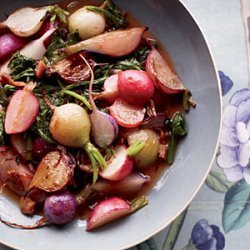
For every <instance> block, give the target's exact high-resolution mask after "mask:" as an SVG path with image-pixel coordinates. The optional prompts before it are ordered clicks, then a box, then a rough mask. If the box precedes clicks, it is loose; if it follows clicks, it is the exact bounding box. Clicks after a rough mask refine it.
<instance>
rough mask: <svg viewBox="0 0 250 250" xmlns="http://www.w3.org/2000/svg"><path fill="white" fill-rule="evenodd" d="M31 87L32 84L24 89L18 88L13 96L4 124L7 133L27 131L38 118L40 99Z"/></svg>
mask: <svg viewBox="0 0 250 250" xmlns="http://www.w3.org/2000/svg"><path fill="white" fill-rule="evenodd" d="M31 88H32V87H31V85H27V86H26V87H24V88H23V90H17V91H16V92H15V93H14V94H13V96H12V97H11V99H10V102H9V105H8V107H7V111H6V117H5V124H4V125H5V132H6V133H7V134H17V133H21V132H24V131H26V130H27V129H28V128H29V127H30V126H31V125H32V123H33V122H34V120H35V119H36V116H37V115H38V111H39V101H38V99H37V98H36V96H35V95H34V94H33V93H32V90H31Z"/></svg>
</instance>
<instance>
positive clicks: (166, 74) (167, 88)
mask: <svg viewBox="0 0 250 250" xmlns="http://www.w3.org/2000/svg"><path fill="white" fill-rule="evenodd" d="M146 71H147V73H148V74H149V75H150V77H151V78H152V79H153V80H154V83H155V86H156V87H157V88H158V89H160V90H161V91H163V92H164V93H166V94H176V93H180V92H182V91H184V90H186V87H185V86H184V84H183V83H182V81H181V79H180V78H179V77H178V75H176V74H175V73H174V72H173V71H172V69H171V67H170V66H169V65H168V63H167V62H166V61H165V60H164V58H163V57H162V56H161V54H160V53H159V52H158V51H157V50H156V48H154V47H153V46H152V50H151V52H150V53H149V55H148V58H147V62H146Z"/></svg>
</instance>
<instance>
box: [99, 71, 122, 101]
mask: <svg viewBox="0 0 250 250" xmlns="http://www.w3.org/2000/svg"><path fill="white" fill-rule="evenodd" d="M103 88H104V91H103V92H102V93H100V94H97V95H95V98H96V99H104V100H106V101H107V102H109V103H113V102H114V101H115V99H116V98H118V97H119V91H118V75H117V74H115V75H112V76H110V77H109V78H107V79H106V80H105V82H104V84H103Z"/></svg>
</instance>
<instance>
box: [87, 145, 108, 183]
mask: <svg viewBox="0 0 250 250" xmlns="http://www.w3.org/2000/svg"><path fill="white" fill-rule="evenodd" d="M84 150H85V151H86V152H87V154H88V156H89V158H90V161H91V164H92V168H93V183H96V181H97V179H98V172H99V167H100V168H101V169H105V168H106V167H107V163H106V161H105V159H104V158H103V156H102V154H101V153H100V152H99V150H98V149H97V148H96V147H95V146H94V145H93V144H92V143H91V142H88V143H86V144H85V146H84Z"/></svg>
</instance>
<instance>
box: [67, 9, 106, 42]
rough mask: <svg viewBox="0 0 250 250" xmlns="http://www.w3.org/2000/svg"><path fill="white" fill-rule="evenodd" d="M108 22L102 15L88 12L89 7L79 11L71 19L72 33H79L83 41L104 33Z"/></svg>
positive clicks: (70, 28) (70, 27) (70, 29)
mask: <svg viewBox="0 0 250 250" xmlns="http://www.w3.org/2000/svg"><path fill="white" fill-rule="evenodd" d="M105 27H106V20H105V18H104V16H103V15H102V14H99V13H97V12H93V11H89V10H87V6H85V7H83V8H80V9H78V10H77V11H75V12H74V13H73V14H72V15H71V16H70V17H69V31H70V33H74V32H78V33H79V36H80V37H81V38H82V40H85V39H88V38H91V37H93V36H97V35H100V34H101V33H103V32H104V30H105Z"/></svg>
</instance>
